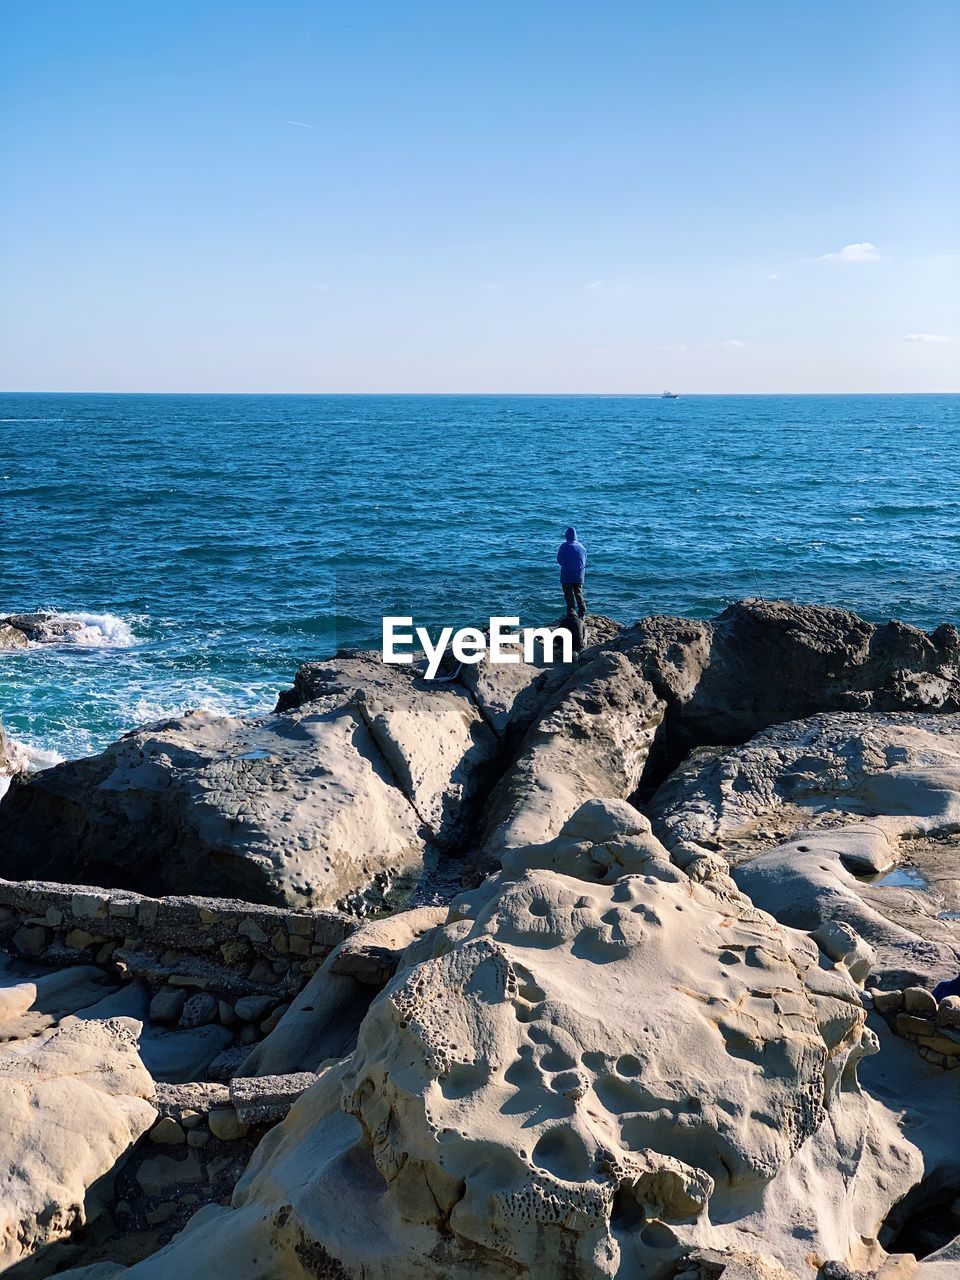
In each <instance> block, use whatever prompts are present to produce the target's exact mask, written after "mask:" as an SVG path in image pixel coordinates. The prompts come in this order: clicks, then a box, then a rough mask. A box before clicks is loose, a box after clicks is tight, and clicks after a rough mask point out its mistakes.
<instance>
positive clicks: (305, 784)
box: [0, 659, 494, 906]
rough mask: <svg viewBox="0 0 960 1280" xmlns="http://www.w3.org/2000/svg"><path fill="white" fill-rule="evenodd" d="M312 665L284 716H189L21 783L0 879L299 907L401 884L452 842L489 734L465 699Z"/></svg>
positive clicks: (0, 810)
mask: <svg viewBox="0 0 960 1280" xmlns="http://www.w3.org/2000/svg"><path fill="white" fill-rule="evenodd" d="M322 673H323V684H322V686H321V687H319V688H315V689H314V690H313V692H312V696H311V698H310V700H309V701H308V702H306V703H305V704H304V705H303V706H302V707H299V708H297V709H295V710H291V711H289V712H287V713H285V714H274V715H272V716H265V717H261V718H259V719H246V720H241V719H234V718H230V717H224V716H216V715H212V714H211V713H209V712H202V711H197V712H191V713H188V714H187V715H185V716H181V717H179V718H177V719H174V720H168V721H165V722H163V723H161V724H157V725H154V726H152V727H150V728H148V729H142V730H138V731H136V732H134V733H131V734H127V735H126V736H125V737H124V738H122V739H121V740H120V741H119V742H118V743H116V744H115V745H114V746H112V747H110V748H108V749H107V750H106V751H105V752H103V753H102V754H101V755H99V756H94V757H92V758H90V759H86V760H77V761H70V762H67V763H65V764H62V765H58V766H56V767H54V768H52V769H48V770H45V771H44V772H42V773H39V774H35V775H31V776H29V777H24V778H21V779H18V780H17V781H16V782H15V783H14V785H13V786H12V787H11V790H10V792H9V794H8V795H7V796H6V797H5V798H4V800H3V804H2V807H0V848H2V851H3V852H2V855H0V871H2V872H3V874H4V875H6V876H8V877H12V878H18V877H23V878H26V877H28V876H30V877H35V876H38V875H40V876H45V877H46V878H48V879H51V880H58V879H59V880H70V881H73V882H76V883H81V884H82V883H87V884H102V885H107V886H120V887H130V888H137V889H138V890H141V891H147V892H154V893H180V892H185V893H202V894H210V895H214V896H223V897H225V896H238V897H243V898H246V899H247V900H249V901H252V902H275V903H284V902H286V903H289V904H291V905H300V906H303V905H310V906H328V905H332V904H335V903H336V904H341V905H349V904H350V903H351V902H352V901H353V900H355V899H356V898H357V897H358V896H365V897H367V898H369V899H370V900H371V901H373V902H374V903H376V902H379V901H382V900H383V898H384V897H385V896H388V895H389V893H390V892H391V890H392V891H394V892H396V893H398V894H399V893H401V892H403V891H404V890H408V889H409V888H410V886H411V885H412V884H414V883H415V882H416V880H417V879H418V878H419V877H420V875H421V874H422V873H423V871H424V866H425V861H426V863H427V864H429V862H430V859H431V857H432V858H433V860H434V861H435V859H436V856H437V854H438V852H442V851H443V850H444V849H446V848H449V847H450V846H451V845H454V844H456V842H457V841H458V840H459V839H461V838H462V834H463V827H462V824H463V822H464V820H465V815H467V814H468V813H469V812H470V804H471V801H472V798H473V790H474V788H475V787H476V786H477V785H478V784H477V781H476V780H477V778H478V777H479V776H481V775H482V773H483V770H484V768H485V767H487V766H488V765H489V763H490V760H491V757H492V754H493V741H494V739H493V734H492V733H491V731H490V730H489V729H488V728H487V726H486V725H485V724H484V723H483V721H482V720H481V718H480V714H479V712H478V711H477V710H476V708H475V707H474V706H473V704H472V702H471V701H470V699H469V698H468V696H467V695H466V694H465V693H464V692H463V691H462V690H454V689H448V688H442V689H437V690H433V689H429V688H428V687H425V686H424V684H423V682H417V681H414V680H412V679H403V678H399V677H396V676H394V675H393V672H392V671H391V669H389V668H384V667H383V666H382V665H380V664H379V663H377V664H374V663H372V662H370V661H369V660H365V659H360V660H357V661H355V662H354V663H352V664H349V665H348V664H345V663H331V664H327V665H325V666H324V667H323V668H322ZM147 833H149V835H148V836H147Z"/></svg>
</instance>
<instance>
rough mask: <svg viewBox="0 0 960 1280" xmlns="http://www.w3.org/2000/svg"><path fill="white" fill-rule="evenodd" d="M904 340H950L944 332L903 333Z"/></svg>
mask: <svg viewBox="0 0 960 1280" xmlns="http://www.w3.org/2000/svg"><path fill="white" fill-rule="evenodd" d="M903 341H904V342H952V341H953V339H952V338H948V337H947V335H946V334H945V333H905V334H904V335H903Z"/></svg>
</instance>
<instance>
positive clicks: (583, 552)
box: [557, 525, 587, 618]
mask: <svg viewBox="0 0 960 1280" xmlns="http://www.w3.org/2000/svg"><path fill="white" fill-rule="evenodd" d="M557 564H558V565H559V566H560V586H561V587H562V588H563V598H564V600H565V601H566V604H567V610H568V611H569V612H570V613H574V612H576V614H577V616H578V617H579V618H583V617H586V613H587V603H586V601H585V600H584V598H583V575H584V571H585V570H586V567H587V549H586V547H585V546H584V545H583V543H582V542H578V541H577V531H576V529H574V527H573V525H571V526H570V528H569V529H568V530H567V532H566V533H565V534H564V540H563V542H562V543H561V544H560V550H559V551H558V552H557Z"/></svg>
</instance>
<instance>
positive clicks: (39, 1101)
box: [0, 1017, 156, 1269]
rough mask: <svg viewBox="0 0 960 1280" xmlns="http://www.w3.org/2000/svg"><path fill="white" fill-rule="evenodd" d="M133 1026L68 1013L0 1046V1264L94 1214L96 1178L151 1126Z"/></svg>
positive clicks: (100, 1186)
mask: <svg viewBox="0 0 960 1280" xmlns="http://www.w3.org/2000/svg"><path fill="white" fill-rule="evenodd" d="M2 1030H3V1032H4V1033H5V1034H9V1031H10V1028H9V1025H8V1024H5V1025H4V1027H3V1028H2ZM139 1031H140V1024H139V1023H137V1022H133V1021H131V1020H130V1019H126V1018H110V1019H105V1020H101V1019H94V1018H91V1019H86V1020H85V1019H81V1018H75V1017H67V1018H65V1019H64V1020H63V1021H62V1022H61V1023H60V1024H59V1025H58V1026H54V1027H49V1028H47V1029H46V1030H43V1031H40V1032H34V1033H32V1034H31V1035H30V1036H29V1037H28V1038H27V1039H25V1040H13V1041H10V1042H8V1043H6V1044H4V1045H3V1046H2V1048H0V1081H2V1088H0V1134H2V1146H0V1185H2V1187H3V1193H2V1195H0V1269H2V1268H3V1267H5V1266H10V1265H12V1264H13V1263H15V1262H17V1261H18V1260H20V1259H22V1258H25V1257H27V1256H29V1255H30V1254H32V1253H35V1252H36V1251H37V1250H39V1249H42V1248H43V1247H45V1246H46V1245H49V1244H51V1243H53V1242H54V1241H56V1240H58V1239H60V1238H62V1237H64V1236H66V1235H68V1234H69V1233H70V1232H71V1231H72V1230H74V1229H75V1228H76V1227H80V1226H83V1224H84V1223H85V1222H87V1221H89V1220H91V1219H92V1218H94V1217H96V1216H97V1214H98V1213H99V1212H100V1210H101V1208H102V1200H103V1198H104V1193H105V1192H106V1191H107V1190H108V1186H107V1185H105V1183H104V1181H103V1180H104V1179H105V1178H106V1176H107V1175H108V1174H110V1173H111V1172H112V1171H113V1170H114V1168H115V1166H116V1165H117V1162H118V1161H119V1160H120V1158H121V1157H122V1156H123V1155H124V1153H125V1152H126V1151H127V1150H128V1149H129V1148H130V1147H131V1146H132V1144H133V1143H134V1142H135V1141H136V1139H137V1138H138V1137H139V1136H140V1135H141V1134H142V1133H144V1132H145V1131H146V1130H147V1129H149V1127H150V1125H151V1124H152V1123H153V1119H154V1116H155V1114H156V1112H155V1110H154V1107H153V1106H152V1105H151V1098H152V1097H153V1092H154V1086H153V1081H152V1080H151V1078H150V1076H149V1075H148V1073H147V1071H146V1069H145V1067H144V1066H143V1064H142V1063H141V1061H140V1059H139V1057H138V1055H137V1036H138V1034H139Z"/></svg>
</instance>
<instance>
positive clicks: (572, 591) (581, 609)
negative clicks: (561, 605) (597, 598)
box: [560, 582, 587, 618]
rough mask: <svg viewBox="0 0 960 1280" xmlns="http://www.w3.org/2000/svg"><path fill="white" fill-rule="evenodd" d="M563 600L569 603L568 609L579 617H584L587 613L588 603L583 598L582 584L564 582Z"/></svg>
mask: <svg viewBox="0 0 960 1280" xmlns="http://www.w3.org/2000/svg"><path fill="white" fill-rule="evenodd" d="M560 585H561V586H562V587H563V598H564V600H566V602H567V608H568V609H569V611H570V612H571V613H574V612H576V613H577V614H578V616H579V617H581V618H582V617H584V615H585V614H586V612H587V602H586V600H584V598H583V583H582V582H563V583H561V584H560Z"/></svg>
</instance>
